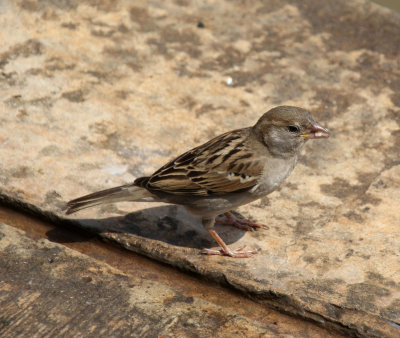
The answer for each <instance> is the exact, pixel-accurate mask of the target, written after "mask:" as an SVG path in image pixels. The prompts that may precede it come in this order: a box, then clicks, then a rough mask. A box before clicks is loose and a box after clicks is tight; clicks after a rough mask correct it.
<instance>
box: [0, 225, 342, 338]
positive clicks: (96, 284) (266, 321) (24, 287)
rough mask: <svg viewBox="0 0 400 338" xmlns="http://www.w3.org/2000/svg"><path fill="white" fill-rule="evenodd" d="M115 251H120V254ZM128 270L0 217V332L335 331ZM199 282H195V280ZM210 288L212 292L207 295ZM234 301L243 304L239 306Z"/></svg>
mask: <svg viewBox="0 0 400 338" xmlns="http://www.w3.org/2000/svg"><path fill="white" fill-rule="evenodd" d="M120 258H121V257H120ZM138 270H139V271H140V273H126V272H124V271H121V270H119V269H116V268H113V267H111V266H110V265H107V264H105V263H103V262H99V261H97V260H95V259H92V258H90V257H88V256H86V255H84V254H81V253H78V252H76V251H74V250H71V249H68V248H66V247H65V246H64V245H60V244H56V243H51V242H49V241H48V240H44V239H36V240H33V239H32V238H30V237H28V236H27V235H26V234H25V233H23V232H22V231H20V230H17V229H15V228H13V227H11V226H8V225H6V224H3V223H0V307H1V312H0V336H1V337H3V338H6V337H44V336H46V337H116V336H118V337H132V336H135V337H137V336H140V337H160V336H164V337H207V336H213V337H227V336H229V337H274V336H276V335H280V336H286V337H299V336H301V337H311V336H312V337H337V334H338V333H337V332H331V333H330V332H327V330H324V329H323V328H319V327H316V326H315V325H312V324H311V323H307V322H302V321H301V320H299V319H297V318H290V317H289V316H286V315H284V314H280V313H277V312H276V311H273V310H268V309H260V306H258V305H257V304H254V307H253V309H254V308H256V309H258V310H259V311H260V310H261V311H260V312H261V313H259V314H255V313H252V311H246V307H247V304H245V302H243V301H242V300H240V298H235V297H233V298H234V301H235V302H236V303H237V306H236V309H235V308H233V307H232V305H231V304H230V300H227V301H226V302H224V301H223V300H222V301H220V300H218V299H215V298H213V296H215V290H213V289H214V288H215V286H214V288H213V286H210V287H209V289H208V291H209V292H208V293H206V294H204V293H203V294H201V293H200V294H199V293H191V292H190V289H191V288H190V287H189V286H188V285H185V287H186V289H185V287H183V288H182V285H180V284H179V283H178V285H175V286H170V284H169V281H166V280H165V279H164V278H160V276H158V275H157V274H155V273H154V272H152V273H151V272H147V271H143V269H140V268H138ZM200 290H201V288H200ZM202 291H203V292H204V290H202ZM210 295H211V297H210ZM238 305H240V306H241V307H243V308H241V307H239V308H238Z"/></svg>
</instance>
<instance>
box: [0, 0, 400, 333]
mask: <svg viewBox="0 0 400 338" xmlns="http://www.w3.org/2000/svg"><path fill="white" fill-rule="evenodd" d="M0 9H1V10H0V26H1V30H0V41H2V45H1V47H0V48H1V49H0V68H1V73H0V90H1V93H2V96H1V97H2V98H1V102H0V109H1V110H0V156H1V159H2V161H1V163H2V164H1V167H0V193H1V198H2V199H3V200H6V201H11V202H12V203H19V204H21V203H22V204H25V205H27V204H29V205H30V207H31V208H35V210H36V211H39V212H43V213H46V214H47V215H48V216H51V215H55V216H57V217H63V216H62V209H63V206H64V203H65V202H66V201H67V200H69V199H71V198H74V197H77V196H80V195H82V194H85V193H89V192H93V191H96V190H99V189H103V188H108V187H112V186H114V185H118V184H122V183H126V182H129V181H132V180H133V179H134V178H135V177H137V176H141V175H144V174H150V173H151V172H152V171H153V170H155V169H157V168H158V167H159V166H160V165H162V164H163V163H164V162H165V161H167V160H168V159H170V158H171V157H172V156H174V155H178V154H179V153H181V152H182V151H184V150H186V149H188V148H189V147H191V146H195V145H197V144H199V143H201V142H204V141H206V140H208V139H209V138H211V137H213V136H215V135H217V134H219V133H221V132H224V131H226V130H230V129H234V128H238V127H243V126H248V125H251V124H253V123H254V122H255V121H256V120H257V118H258V117H259V116H260V115H261V113H263V112H264V111H266V110H267V109H269V108H271V107H273V106H275V105H279V104H293V105H299V106H302V107H305V108H309V109H310V110H311V111H313V113H314V115H315V116H316V118H317V120H319V121H320V122H321V124H323V125H326V126H327V127H329V128H330V129H331V130H332V137H331V138H330V139H328V140H324V141H321V142H312V143H311V142H310V144H308V145H307V146H306V149H305V152H304V154H303V156H302V158H301V161H300V163H299V164H298V165H297V167H296V169H295V171H294V173H293V174H292V175H291V176H290V178H289V179H288V180H287V182H286V183H285V184H284V185H283V186H282V187H281V189H280V190H279V191H277V192H275V193H273V194H271V195H270V196H268V197H267V198H264V199H262V200H259V201H257V202H254V203H252V204H250V205H248V206H245V207H242V208H241V209H240V212H241V213H242V214H243V215H245V216H251V217H253V218H255V219H257V220H258V221H259V222H263V223H267V224H268V226H269V230H263V231H257V232H253V233H243V232H241V231H239V230H235V229H230V228H222V229H218V231H219V232H220V233H221V234H222V237H223V238H224V239H225V240H226V241H227V242H228V243H230V244H231V245H232V246H240V245H243V244H247V245H248V246H249V247H258V248H260V249H261V253H260V254H259V255H258V256H256V257H254V258H251V259H247V260H245V259H243V260H233V259H229V258H224V257H204V256H199V255H198V249H199V248H201V247H203V246H214V245H215V243H213V242H212V240H210V238H209V237H208V235H207V233H206V232H205V231H204V230H203V229H202V228H201V226H200V222H199V220H198V219H195V218H193V217H191V216H189V215H187V214H186V212H185V211H184V210H182V209H181V208H179V207H175V206H165V205H161V204H146V203H141V204H140V203H133V204H131V203H130V204H128V203H121V204H118V205H110V206H104V207H100V208H96V209H91V210H87V211H84V212H81V213H79V214H77V215H76V216H74V218H75V219H76V220H77V222H79V224H80V225H81V226H83V227H85V228H88V229H91V230H92V231H96V232H99V233H100V234H101V236H103V237H105V238H109V239H113V240H115V241H116V242H119V243H121V244H122V245H124V246H125V247H127V248H128V249H130V250H133V251H137V252H141V253H143V254H145V255H148V256H150V257H154V258H156V259H159V260H162V261H165V262H168V263H170V264H173V265H176V266H179V267H181V268H183V269H187V270H191V271H196V272H198V273H201V274H205V275H207V276H208V277H210V278H215V279H217V280H220V281H223V282H225V283H228V284H230V285H232V286H234V287H235V288H238V289H240V290H242V291H244V292H248V293H249V294H252V295H253V296H255V297H258V299H260V301H263V302H265V303H268V304H269V305H272V306H276V307H279V308H283V309H285V310H286V311H290V312H293V313H296V314H299V315H301V316H305V317H309V318H313V319H315V320H318V321H321V322H329V323H334V324H337V325H339V326H344V327H347V328H348V329H349V330H353V331H352V332H355V333H358V334H365V335H372V336H373V335H376V336H381V335H389V336H390V335H391V336H396V335H399V331H400V264H399V262H400V260H399V255H400V252H399V248H400V236H399V227H400V215H399V211H398V205H399V204H400V128H399V124H400V94H399V93H400V90H399V88H400V76H399V75H400V61H399V60H400V58H399V56H400V18H399V16H397V15H396V14H394V13H392V12H390V11H388V10H385V9H382V8H381V7H378V6H376V5H373V4H371V3H369V2H365V1H361V0H357V1H352V2H347V1H344V0H340V1H333V0H330V1H324V2H320V1H316V0H306V1H301V2H298V1H291V0H285V1H273V0H270V1H264V2H259V1H254V2H251V3H249V2H245V3H244V2H241V1H219V2H213V1H204V2H201V3H199V2H190V1H185V0H183V1H176V2H172V1H171V2H167V3H165V2H162V1H151V2H135V4H132V3H131V2H128V1H126V2H125V1H122V0H121V1H113V2H111V1H110V2H106V1H100V0H99V1H87V2H85V3H82V2H80V1H73V0H71V1H63V2H54V1H45V0H43V1H21V2H18V3H16V2H12V1H8V2H7V1H3V2H1V3H0Z"/></svg>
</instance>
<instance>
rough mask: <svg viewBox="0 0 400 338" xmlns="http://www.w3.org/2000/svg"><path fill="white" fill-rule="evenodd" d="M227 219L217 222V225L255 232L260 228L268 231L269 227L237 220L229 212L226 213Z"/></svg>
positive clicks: (245, 220)
mask: <svg viewBox="0 0 400 338" xmlns="http://www.w3.org/2000/svg"><path fill="white" fill-rule="evenodd" d="M224 215H225V217H226V219H217V220H216V221H215V222H216V223H217V224H223V225H233V226H235V227H236V228H239V229H242V230H246V231H254V230H255V229H258V228H264V229H268V226H267V225H264V224H259V223H255V222H253V221H252V220H250V219H239V218H236V217H235V216H234V215H233V214H232V213H231V212H229V211H227V212H225V213H224Z"/></svg>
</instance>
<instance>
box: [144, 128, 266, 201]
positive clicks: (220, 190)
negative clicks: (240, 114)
mask: <svg viewBox="0 0 400 338" xmlns="http://www.w3.org/2000/svg"><path fill="white" fill-rule="evenodd" d="M249 131H250V130H249V129H240V130H235V131H232V132H229V133H226V134H223V135H220V136H218V137H216V138H214V139H212V140H211V141H209V142H207V143H205V144H203V145H201V146H199V147H197V148H194V149H192V150H190V151H188V152H186V153H184V154H182V155H181V156H179V157H177V158H176V159H174V160H172V161H171V162H169V163H167V164H166V165H165V166H163V167H162V168H160V169H159V170H157V171H156V172H155V173H154V174H153V175H152V176H150V177H149V178H148V179H147V180H146V182H141V183H142V184H143V183H144V185H145V187H146V188H147V189H149V190H150V191H160V192H165V193H169V194H174V195H196V196H209V195H223V194H227V193H232V192H239V191H242V190H247V189H250V188H252V187H253V186H254V185H256V184H257V181H258V179H259V177H260V175H261V173H262V170H263V167H264V163H263V162H262V161H261V160H260V159H258V158H256V157H255V156H254V154H253V153H252V152H251V151H249V150H248V149H247V147H246V145H245V142H244V140H245V139H246V138H247V136H248V134H249ZM142 186H143V185H142Z"/></svg>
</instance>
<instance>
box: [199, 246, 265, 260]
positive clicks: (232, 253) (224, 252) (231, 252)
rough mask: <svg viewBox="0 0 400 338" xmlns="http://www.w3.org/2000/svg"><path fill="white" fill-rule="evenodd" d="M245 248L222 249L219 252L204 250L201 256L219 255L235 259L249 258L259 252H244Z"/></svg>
mask: <svg viewBox="0 0 400 338" xmlns="http://www.w3.org/2000/svg"><path fill="white" fill-rule="evenodd" d="M244 248H245V246H242V247H240V248H238V249H229V248H222V247H221V248H220V249H219V250H214V249H203V250H201V251H200V253H201V254H204V255H219V256H229V257H233V258H248V257H251V256H253V255H255V254H256V253H257V252H258V251H259V250H256V249H254V250H249V251H243V249H244Z"/></svg>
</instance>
